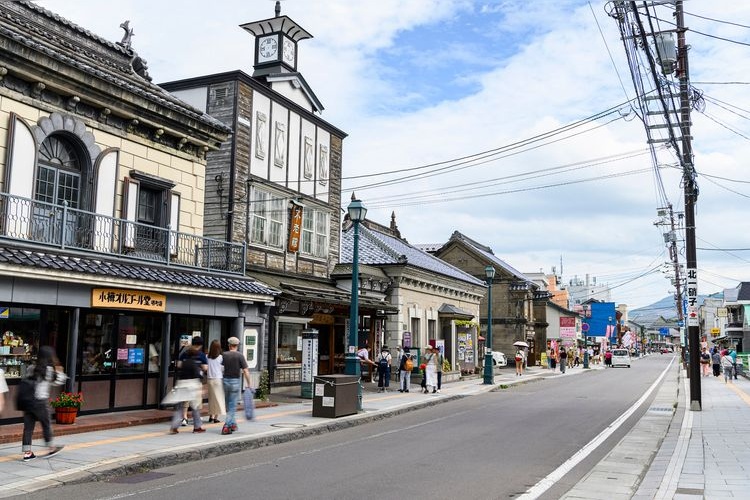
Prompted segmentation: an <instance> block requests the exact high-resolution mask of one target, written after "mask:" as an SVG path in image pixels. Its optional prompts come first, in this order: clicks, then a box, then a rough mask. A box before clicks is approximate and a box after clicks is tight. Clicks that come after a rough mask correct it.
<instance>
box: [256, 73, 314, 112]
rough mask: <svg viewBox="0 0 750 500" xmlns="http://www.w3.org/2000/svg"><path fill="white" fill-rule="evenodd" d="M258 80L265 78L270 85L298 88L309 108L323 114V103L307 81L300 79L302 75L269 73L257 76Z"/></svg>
mask: <svg viewBox="0 0 750 500" xmlns="http://www.w3.org/2000/svg"><path fill="white" fill-rule="evenodd" d="M253 77H255V74H253ZM259 78H265V79H266V81H267V82H268V83H270V84H273V83H276V82H289V84H290V85H291V86H292V87H294V88H299V89H300V90H301V91H302V93H303V94H305V97H307V100H308V101H310V106H311V107H312V108H313V111H314V112H316V113H321V112H323V109H324V108H323V103H322V102H320V99H318V96H316V95H315V92H313V91H312V88H311V87H310V85H308V84H307V80H305V79H304V78H303V77H302V73H300V72H295V73H271V74H268V75H265V76H259Z"/></svg>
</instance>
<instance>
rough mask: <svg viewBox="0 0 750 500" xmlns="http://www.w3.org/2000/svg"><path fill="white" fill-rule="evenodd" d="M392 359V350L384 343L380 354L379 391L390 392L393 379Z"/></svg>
mask: <svg viewBox="0 0 750 500" xmlns="http://www.w3.org/2000/svg"><path fill="white" fill-rule="evenodd" d="M391 361H393V358H392V357H391V352H390V350H389V349H388V346H385V345H384V346H383V347H382V348H381V349H380V355H379V356H378V392H388V386H389V385H390V381H391Z"/></svg>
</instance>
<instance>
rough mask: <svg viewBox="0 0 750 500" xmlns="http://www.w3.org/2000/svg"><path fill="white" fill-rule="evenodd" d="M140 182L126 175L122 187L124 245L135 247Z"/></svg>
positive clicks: (122, 235) (122, 236)
mask: <svg viewBox="0 0 750 500" xmlns="http://www.w3.org/2000/svg"><path fill="white" fill-rule="evenodd" d="M139 188H140V183H139V182H138V181H136V180H134V179H131V178H129V177H125V179H124V182H123V187H122V218H123V219H124V222H123V223H122V224H123V226H122V234H121V235H120V236H121V238H122V245H123V246H124V247H125V248H135V233H136V231H135V223H136V222H137V221H138V189H139Z"/></svg>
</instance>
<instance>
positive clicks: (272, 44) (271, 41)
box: [258, 36, 279, 62]
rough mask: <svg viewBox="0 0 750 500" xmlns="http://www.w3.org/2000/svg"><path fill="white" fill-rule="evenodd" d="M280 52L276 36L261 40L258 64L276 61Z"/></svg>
mask: <svg viewBox="0 0 750 500" xmlns="http://www.w3.org/2000/svg"><path fill="white" fill-rule="evenodd" d="M278 52H279V45H278V42H277V41H276V37H275V36H269V37H266V38H263V39H261V41H260V43H258V62H266V61H271V60H273V59H276V57H277V56H278Z"/></svg>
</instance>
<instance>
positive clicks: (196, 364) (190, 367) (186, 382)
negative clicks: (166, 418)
mask: <svg viewBox="0 0 750 500" xmlns="http://www.w3.org/2000/svg"><path fill="white" fill-rule="evenodd" d="M200 345H201V344H199V345H195V344H193V345H191V346H190V347H188V348H187V349H186V351H185V355H184V357H183V359H182V360H181V361H178V362H177V370H178V376H179V380H178V381H177V383H176V384H175V389H176V390H177V391H179V392H183V393H184V396H183V397H184V398H185V402H184V403H183V404H179V405H177V406H175V410H174V416H173V417H172V423H171V425H170V427H169V433H170V434H177V433H178V432H180V431H179V430H178V429H179V427H180V425H184V422H185V417H184V413H183V412H184V411H185V410H186V409H189V410H191V412H192V415H193V433H194V434H198V433H201V432H206V429H204V428H203V421H202V420H201V408H203V386H202V384H201V379H202V378H203V373H204V372H206V370H208V363H207V362H205V361H204V360H205V359H206V355H205V353H203V351H202V350H201V348H200Z"/></svg>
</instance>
